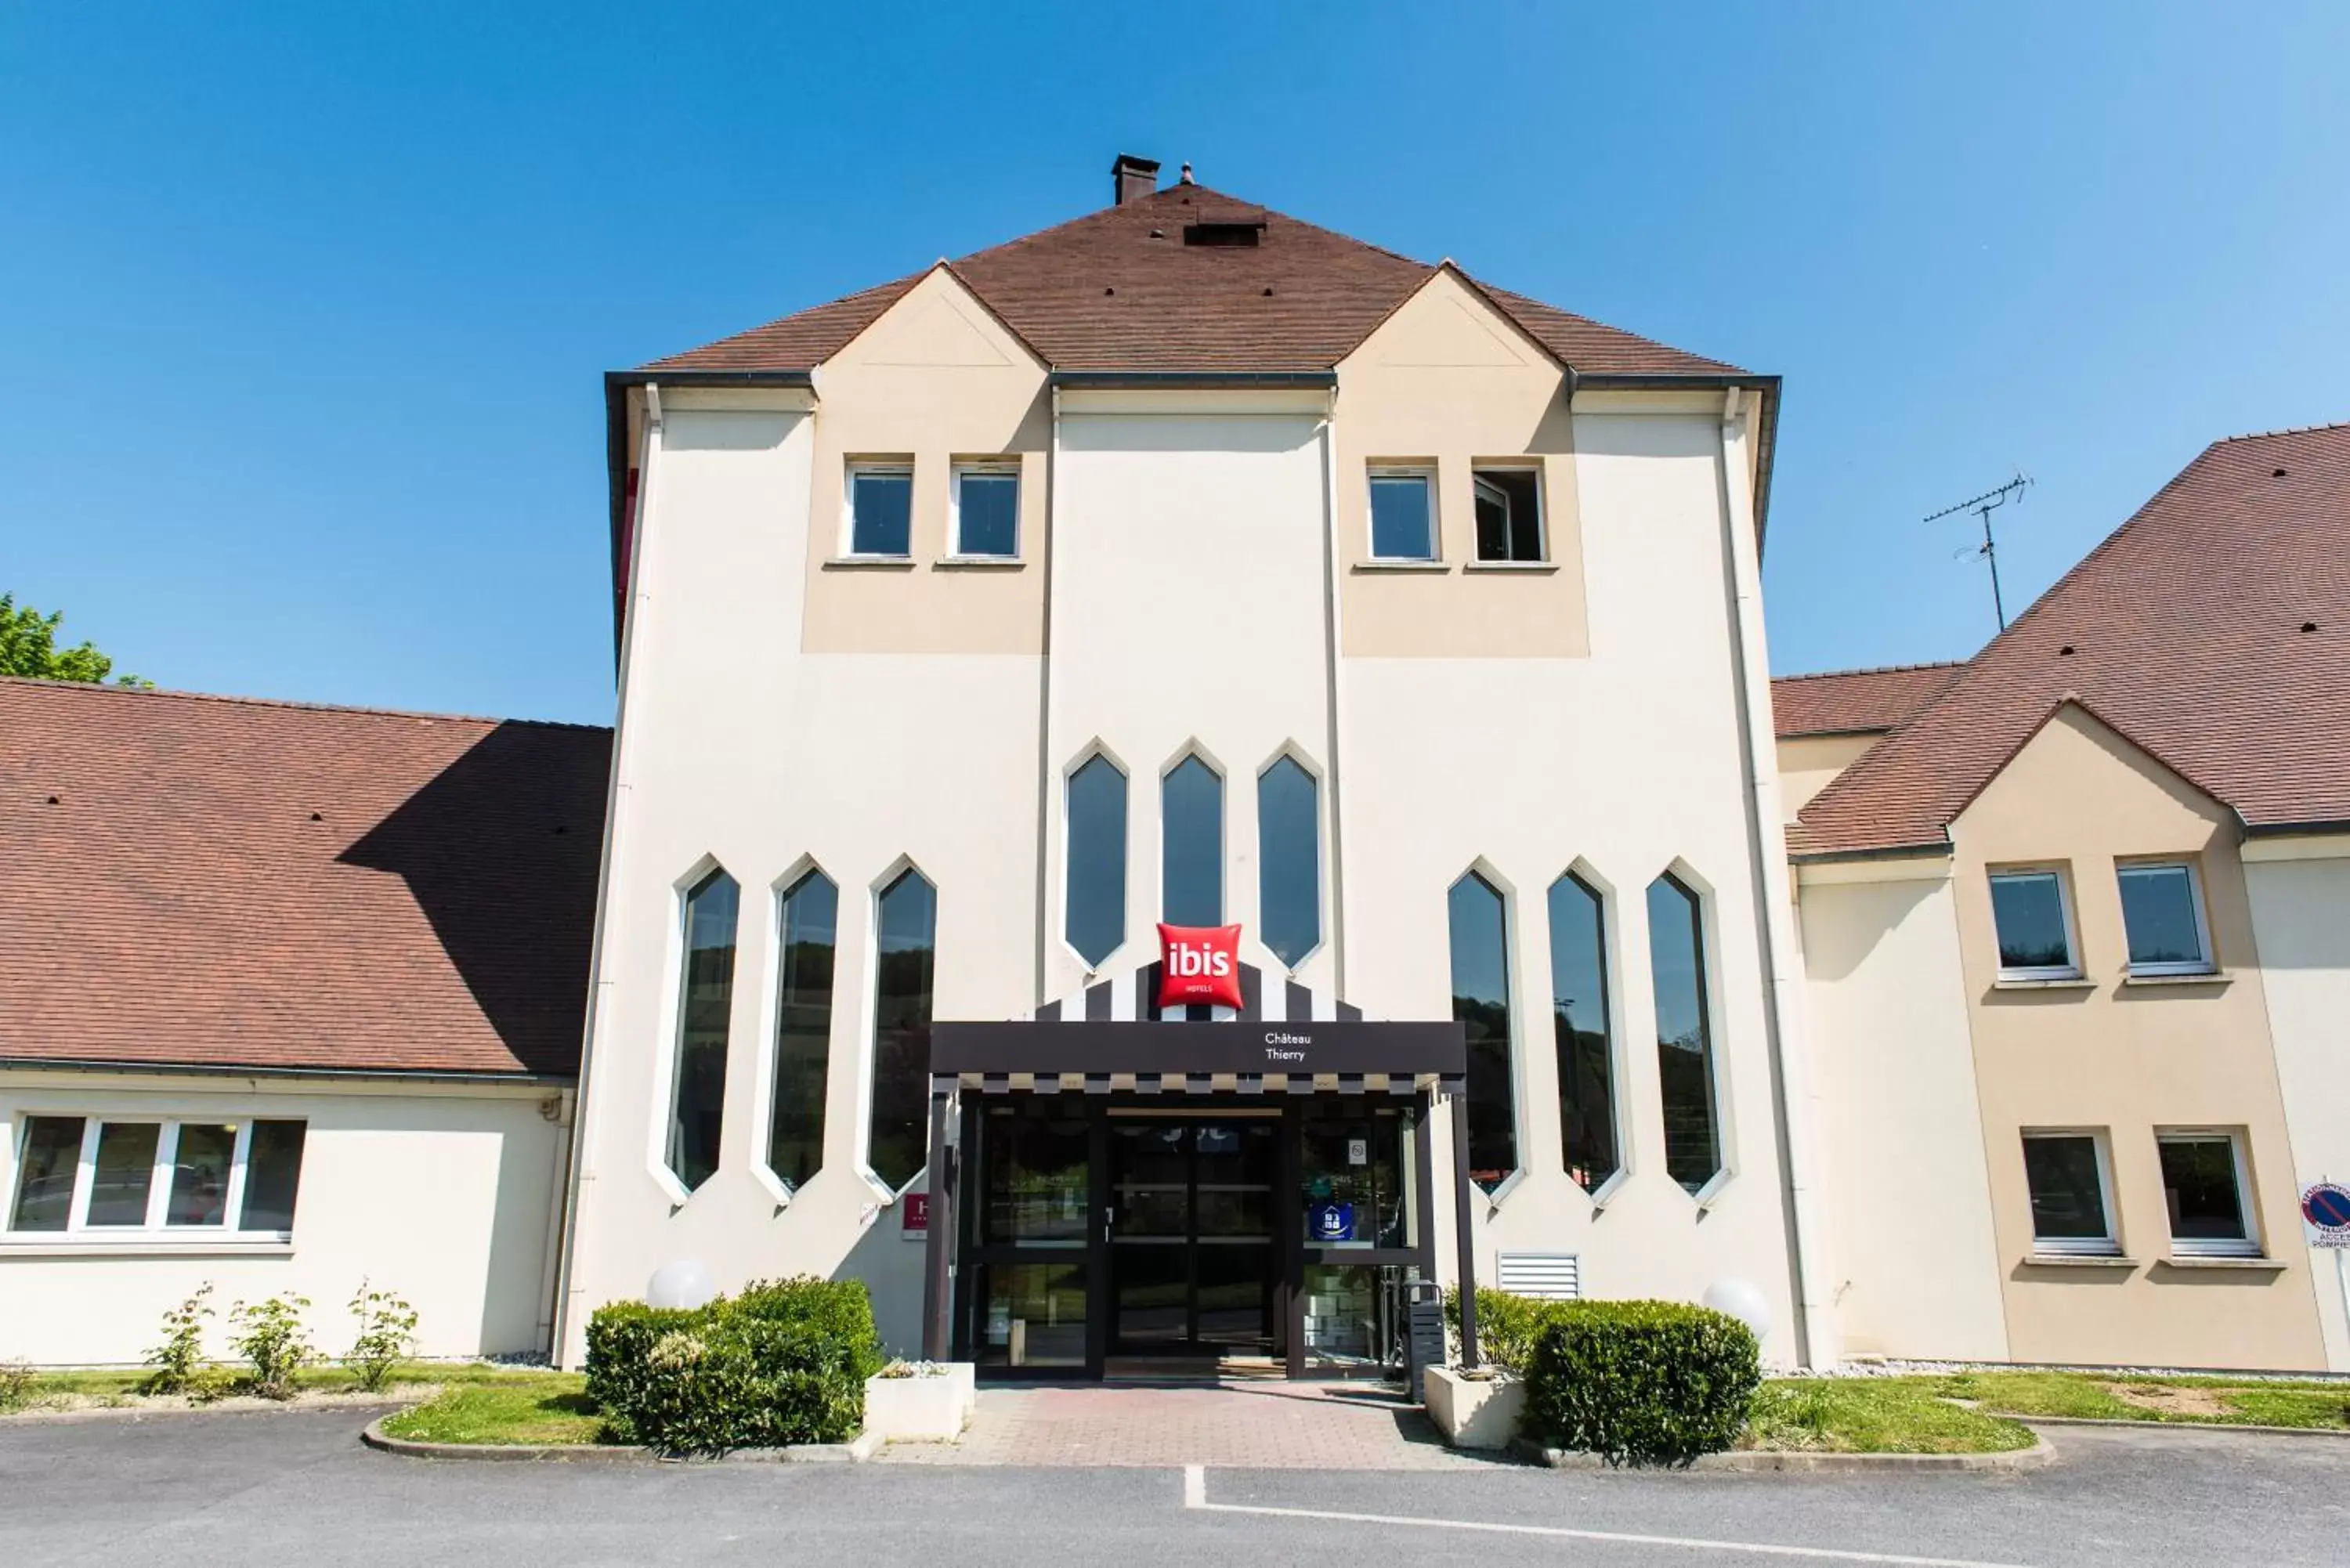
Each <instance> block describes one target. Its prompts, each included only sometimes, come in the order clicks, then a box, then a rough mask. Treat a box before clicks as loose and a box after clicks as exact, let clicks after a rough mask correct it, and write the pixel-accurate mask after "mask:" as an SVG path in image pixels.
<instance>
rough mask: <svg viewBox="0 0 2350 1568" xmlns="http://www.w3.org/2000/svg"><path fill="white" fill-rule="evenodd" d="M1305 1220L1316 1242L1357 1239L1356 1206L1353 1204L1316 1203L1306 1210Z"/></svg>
mask: <svg viewBox="0 0 2350 1568" xmlns="http://www.w3.org/2000/svg"><path fill="white" fill-rule="evenodd" d="M1305 1218H1306V1222H1307V1225H1308V1226H1309V1228H1310V1229H1311V1231H1312V1232H1313V1236H1314V1239H1315V1241H1353V1240H1354V1239H1355V1206H1354V1205H1353V1204H1351V1203H1334V1202H1328V1201H1325V1202H1320V1203H1315V1204H1314V1205H1312V1206H1311V1207H1310V1208H1308V1209H1307V1210H1306V1211H1305Z"/></svg>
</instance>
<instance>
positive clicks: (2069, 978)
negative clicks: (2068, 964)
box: [1991, 974, 2097, 991]
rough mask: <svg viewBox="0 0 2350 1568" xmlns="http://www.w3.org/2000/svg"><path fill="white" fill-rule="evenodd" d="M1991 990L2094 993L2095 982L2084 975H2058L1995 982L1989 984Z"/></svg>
mask: <svg viewBox="0 0 2350 1568" xmlns="http://www.w3.org/2000/svg"><path fill="white" fill-rule="evenodd" d="M1991 989H1992V990H1993V991H2095V990H2096V989H2097V982H2096V981H2094V980H2091V979H2090V978H2089V977H2088V976H2086V975H2082V974H2058V975H2050V976H2048V977H2047V978H2045V979H2030V978H2024V977H2018V978H2016V979H2013V980H2006V979H2002V980H1995V981H1991Z"/></svg>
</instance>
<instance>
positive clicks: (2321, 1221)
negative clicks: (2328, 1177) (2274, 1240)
mask: <svg viewBox="0 0 2350 1568" xmlns="http://www.w3.org/2000/svg"><path fill="white" fill-rule="evenodd" d="M2301 1217H2302V1219H2303V1220H2306V1221H2308V1224H2309V1244H2310V1245H2311V1246H2313V1247H2350V1187H2342V1186H2338V1185H2336V1184H2335V1183H2334V1182H2331V1181H2320V1182H2318V1183H2316V1184H2315V1185H2314V1186H2312V1187H2310V1188H2309V1189H2307V1190H2305V1191H2304V1192H2303V1193H2302V1195H2301Z"/></svg>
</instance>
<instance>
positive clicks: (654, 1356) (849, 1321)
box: [587, 1276, 883, 1454]
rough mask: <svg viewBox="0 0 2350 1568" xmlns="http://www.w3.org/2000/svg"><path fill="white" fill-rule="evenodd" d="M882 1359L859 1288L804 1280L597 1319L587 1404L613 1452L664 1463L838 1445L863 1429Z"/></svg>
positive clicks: (621, 1308) (615, 1310) (619, 1307)
mask: <svg viewBox="0 0 2350 1568" xmlns="http://www.w3.org/2000/svg"><path fill="white" fill-rule="evenodd" d="M882 1360H883V1357H882V1355H881V1341H880V1337H879V1335H878V1334H876V1333H875V1332H874V1329H873V1303H872V1300H871V1298H870V1297H868V1295H867V1294H866V1293H865V1286H864V1285H863V1283H862V1282H858V1281H856V1280H837V1281H835V1280H820V1279H816V1278H814V1277H812V1276H801V1277H798V1278H795V1279H788V1280H776V1281H773V1282H765V1283H754V1284H751V1285H748V1286H745V1287H744V1288H743V1293H741V1294H740V1295H737V1296H733V1297H727V1296H721V1297H719V1298H718V1299H717V1300H716V1301H713V1302H712V1303H710V1304H709V1305H708V1306H704V1307H697V1308H691V1309H681V1308H661V1307H649V1306H644V1305H641V1304H639V1303H635V1302H616V1303H613V1304H611V1305H609V1306H606V1307H603V1308H600V1309H598V1312H597V1313H596V1315H595V1316H594V1317H593V1318H592V1319H591V1320H589V1322H588V1324H587V1397H589V1398H590V1399H593V1400H594V1401H595V1402H596V1405H597V1407H598V1409H600V1410H601V1411H602V1412H603V1414H604V1424H605V1432H606V1435H607V1436H608V1438H610V1439H611V1440H612V1441H613V1442H617V1443H642V1444H644V1445H645V1446H647V1447H648V1448H652V1449H659V1450H660V1451H661V1452H663V1453H676V1454H695V1453H699V1454H715V1453H723V1452H725V1451H726V1450H728V1449H768V1448H782V1447H784V1446H785V1445H786V1444H791V1443H839V1442H846V1441H847V1440H848V1439H849V1438H854V1437H855V1436H856V1435H857V1434H858V1430H859V1429H860V1428H863V1426H864V1425H865V1380H866V1379H867V1378H868V1377H870V1376H873V1374H875V1373H876V1372H879V1371H880V1370H881V1365H882Z"/></svg>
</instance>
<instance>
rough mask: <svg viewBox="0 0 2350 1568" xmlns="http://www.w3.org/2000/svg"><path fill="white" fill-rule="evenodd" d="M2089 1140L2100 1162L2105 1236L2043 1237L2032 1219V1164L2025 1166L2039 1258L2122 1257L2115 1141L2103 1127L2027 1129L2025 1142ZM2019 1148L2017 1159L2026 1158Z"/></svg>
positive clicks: (2100, 1208) (2026, 1200) (2026, 1210)
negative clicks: (2037, 1140) (2116, 1204)
mask: <svg viewBox="0 0 2350 1568" xmlns="http://www.w3.org/2000/svg"><path fill="white" fill-rule="evenodd" d="M2055 1137H2085V1138H2087V1139H2088V1140H2089V1147H2090V1149H2091V1150H2092V1152H2094V1153H2095V1156H2096V1159H2097V1210H2098V1212H2099V1213H2101V1214H2103V1215H2104V1216H2105V1219H2106V1233H2105V1234H2104V1235H2103V1236H2043V1235H2041V1234H2040V1225H2039V1221H2038V1220H2036V1219H2033V1218H2032V1211H2033V1202H2032V1164H2031V1162H2030V1161H2029V1160H2025V1161H2024V1165H2023V1209H2024V1214H2025V1217H2026V1219H2027V1220H2031V1224H2032V1253H2033V1256H2034V1257H2037V1258H2118V1257H2120V1256H2121V1255H2122V1241H2121V1227H2120V1225H2119V1224H2118V1223H2117V1220H2116V1215H2115V1212H2114V1154H2113V1140H2112V1139H2111V1138H2110V1137H2107V1136H2106V1129H2105V1128H2103V1127H2026V1128H2024V1129H2023V1130H2022V1143H2030V1142H2031V1141H2032V1140H2033V1139H2034V1138H2055ZM2022 1154H2023V1150H2022V1147H2020V1146H2019V1147H2018V1148H2017V1149H2016V1156H2017V1158H2022Z"/></svg>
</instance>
